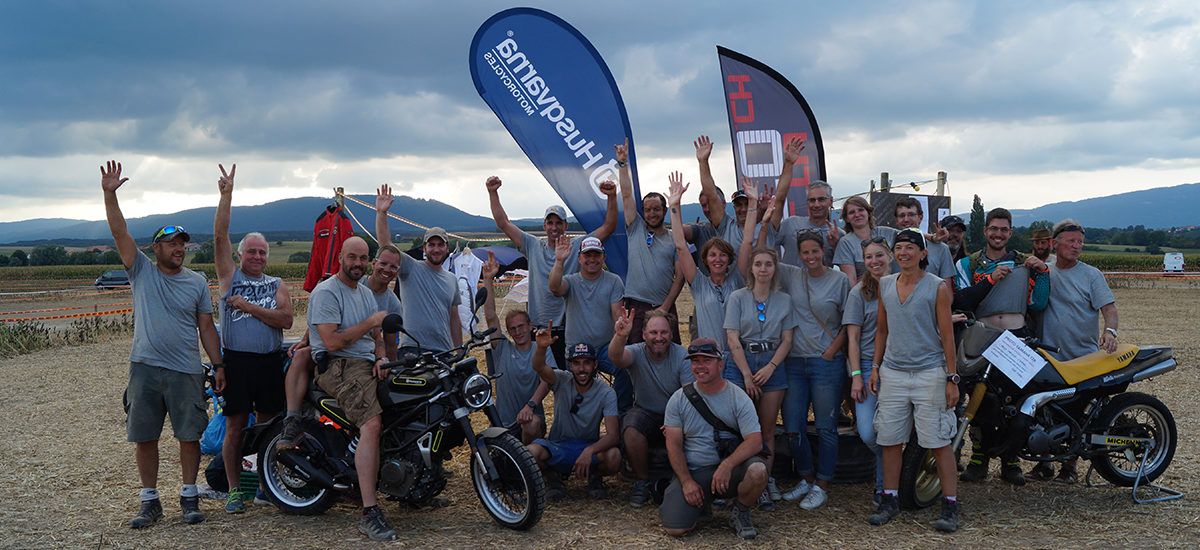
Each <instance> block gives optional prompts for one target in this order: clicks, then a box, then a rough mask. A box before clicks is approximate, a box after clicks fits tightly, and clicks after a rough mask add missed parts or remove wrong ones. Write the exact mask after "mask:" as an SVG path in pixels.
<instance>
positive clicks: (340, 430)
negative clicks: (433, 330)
mask: <svg viewBox="0 0 1200 550" xmlns="http://www.w3.org/2000/svg"><path fill="white" fill-rule="evenodd" d="M481 290H482V289H481ZM479 303H482V300H481V299H478V298H477V299H476V309H478V304H479ZM383 331H384V332H387V333H391V332H403V324H402V320H401V318H400V316H399V315H396V314H392V315H388V316H387V318H385V319H384V321H383ZM494 331H495V329H494V328H493V329H488V330H485V331H477V332H475V333H473V334H472V335H471V339H470V340H469V341H468V342H466V343H464V344H463V345H462V346H459V347H457V348H455V349H452V350H449V351H446V352H442V353H436V354H435V353H432V352H424V353H422V354H421V355H419V356H416V355H412V354H410V355H409V356H408V357H405V358H402V359H400V360H399V361H394V362H391V363H387V364H386V365H384V367H385V368H386V369H387V370H388V374H387V377H386V378H385V379H384V380H382V381H380V382H379V386H378V396H379V404H380V406H381V407H382V408H383V415H382V416H383V418H382V420H383V428H382V431H381V434H380V438H379V455H380V456H379V476H378V490H379V491H380V492H382V493H384V494H386V495H388V497H389V500H397V501H400V502H402V503H405V504H408V505H410V506H412V507H421V506H425V505H428V504H429V503H430V502H432V501H433V499H434V497H436V496H437V495H438V494H439V493H441V492H442V490H443V489H444V488H445V486H446V481H447V478H448V477H449V476H448V475H447V471H446V469H445V467H444V466H443V465H444V463H445V462H446V461H447V460H450V459H451V458H452V452H451V451H452V450H453V449H454V448H456V447H458V446H460V445H462V444H463V443H466V444H467V446H468V447H469V448H470V452H471V460H470V463H471V480H472V481H473V482H474V485H475V493H476V495H478V497H479V500H480V501H481V502H482V503H483V507H484V509H485V510H487V511H488V513H489V514H490V515H491V516H492V518H493V519H495V521H496V522H497V523H499V524H500V525H502V526H504V527H507V528H510V529H516V530H526V529H529V528H531V527H533V526H534V525H535V524H536V523H537V522H538V520H539V519H541V516H542V512H543V511H544V510H545V507H546V488H545V483H544V482H543V479H542V473H541V470H540V469H539V468H538V467H537V463H536V462H535V461H534V458H533V456H532V455H531V454H530V453H529V450H528V449H526V448H525V446H524V445H523V444H522V443H521V441H520V439H518V438H516V437H514V436H513V434H512V433H511V430H510V429H508V428H506V427H504V426H502V425H501V423H500V420H499V416H498V414H497V413H496V410H495V406H494V401H493V400H492V383H491V381H492V378H489V377H488V376H485V375H483V374H480V373H479V369H478V366H477V364H476V363H477V362H476V359H475V358H473V357H469V356H467V353H468V352H469V351H470V350H471V349H474V348H476V347H480V346H483V345H486V344H487V343H488V339H487V337H488V336H489V335H490V334H491V333H492V332H494ZM493 378H494V377H493ZM479 411H483V412H484V413H485V414H486V415H487V418H488V420H489V421H490V427H488V428H486V429H484V430H483V431H481V432H479V433H475V431H474V429H473V428H472V426H471V415H472V413H476V412H479ZM302 426H303V432H304V433H303V435H301V436H300V437H298V438H297V440H296V445H295V447H294V448H293V449H285V450H279V449H277V448H276V442H277V440H278V439H279V437H280V433H281V432H282V429H283V423H282V421H276V422H273V423H270V424H267V425H265V427H264V428H263V433H261V434H257V436H256V437H254V441H255V443H253V445H255V446H256V448H257V449H258V464H259V472H260V477H261V479H262V483H263V488H264V492H265V493H266V495H267V498H268V499H269V500H270V501H271V502H272V503H273V504H275V506H276V507H278V508H279V509H280V510H282V511H283V512H284V513H288V514H299V515H316V514H320V513H322V512H324V511H325V510H327V509H328V508H329V507H330V506H332V505H333V504H334V502H335V501H336V500H337V495H338V493H339V492H340V491H346V490H352V491H355V492H354V493H353V494H357V490H358V489H357V485H358V474H357V473H356V472H355V469H354V453H355V449H356V447H357V444H358V428H357V427H356V426H355V425H354V423H352V422H350V421H349V420H347V418H346V415H345V413H344V412H343V411H342V409H341V407H339V406H338V404H337V401H336V400H335V399H334V398H333V397H332V396H330V395H329V394H327V393H325V392H324V391H322V390H321V389H320V388H319V387H317V386H316V385H315V384H313V385H312V386H311V387H310V389H309V392H308V395H307V396H306V400H305V416H304V419H303V421H302Z"/></svg>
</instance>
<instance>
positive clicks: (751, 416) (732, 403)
mask: <svg viewBox="0 0 1200 550" xmlns="http://www.w3.org/2000/svg"><path fill="white" fill-rule="evenodd" d="M696 391H697V393H699V394H700V398H701V399H703V400H704V403H705V404H706V405H708V409H709V410H711V411H712V413H713V415H714V416H716V417H717V418H719V419H721V422H724V423H725V425H726V426H729V427H730V428H732V429H734V430H737V431H738V433H740V434H741V435H742V437H743V438H745V437H747V436H749V435H750V434H755V433H761V432H762V429H761V428H759V425H758V412H757V411H755V410H754V402H753V401H751V400H750V397H749V396H747V395H746V392H744V391H742V388H739V387H737V386H735V385H733V384H731V383H729V382H726V383H725V389H723V390H721V391H719V392H717V393H715V394H708V393H704V392H703V391H700V390H699V389H698V388H697V390H696ZM663 425H664V426H668V427H671V428H681V429H682V430H683V454H684V456H685V457H687V465H688V470H698V469H700V468H703V467H705V466H714V465H716V464H720V463H721V456H720V455H718V454H717V442H716V439H715V438H714V434H713V432H715V431H716V430H715V429H714V428H713V427H712V424H709V423H708V421H707V420H705V419H704V417H703V416H700V412H699V411H697V410H696V407H694V406H692V402H691V401H689V400H688V398H687V396H686V395H684V394H683V389H682V388H680V389H679V390H678V391H676V392H675V393H674V394H672V395H671V399H670V400H669V401H667V410H666V413H665V414H664V415H663ZM728 435H729V434H724V436H728Z"/></svg>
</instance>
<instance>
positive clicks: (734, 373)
mask: <svg viewBox="0 0 1200 550" xmlns="http://www.w3.org/2000/svg"><path fill="white" fill-rule="evenodd" d="M729 353H731V352H729ZM743 353H745V354H746V363H747V364H748V366H749V367H750V374H754V373H756V372H758V371H759V370H761V369H762V368H763V367H765V366H767V363H769V362H770V361H771V358H772V357H774V356H775V351H774V350H771V351H760V352H758V353H750V352H747V351H744V350H743ZM721 377H722V378H724V379H726V380H728V381H730V382H733V383H734V384H737V386H738V387H739V388H742V389H743V390H744V389H746V380H745V379H744V378H743V377H742V369H739V368H738V366H737V363H735V362H733V356H732V355H730V357H729V359H728V360H727V361H726V362H725V368H724V370H722V371H721ZM787 387H788V382H787V372H786V371H785V370H784V368H783V365H776V366H775V372H773V373H771V377H770V378H768V379H767V383H766V384H765V385H763V387H762V388H761V389H762V391H776V390H786V389H787Z"/></svg>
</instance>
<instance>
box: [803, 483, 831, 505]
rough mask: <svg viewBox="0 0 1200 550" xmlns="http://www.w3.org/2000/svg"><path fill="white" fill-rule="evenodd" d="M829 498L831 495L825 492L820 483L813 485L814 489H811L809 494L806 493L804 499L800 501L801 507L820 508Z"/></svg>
mask: <svg viewBox="0 0 1200 550" xmlns="http://www.w3.org/2000/svg"><path fill="white" fill-rule="evenodd" d="M827 500H829V495H828V494H827V493H826V492H825V489H822V488H821V487H820V486H818V485H813V486H812V489H809V491H808V494H807V495H804V500H801V501H800V509H802V510H813V509H816V508H820V507H821V505H822V504H825V501H827Z"/></svg>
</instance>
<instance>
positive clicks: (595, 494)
mask: <svg viewBox="0 0 1200 550" xmlns="http://www.w3.org/2000/svg"><path fill="white" fill-rule="evenodd" d="M587 493H588V496H589V497H592V498H604V496H605V495H607V494H608V489H606V488H605V487H604V478H603V477H601V476H600V472H598V471H596V469H595V468H592V471H591V472H590V473H588V484H587Z"/></svg>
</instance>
